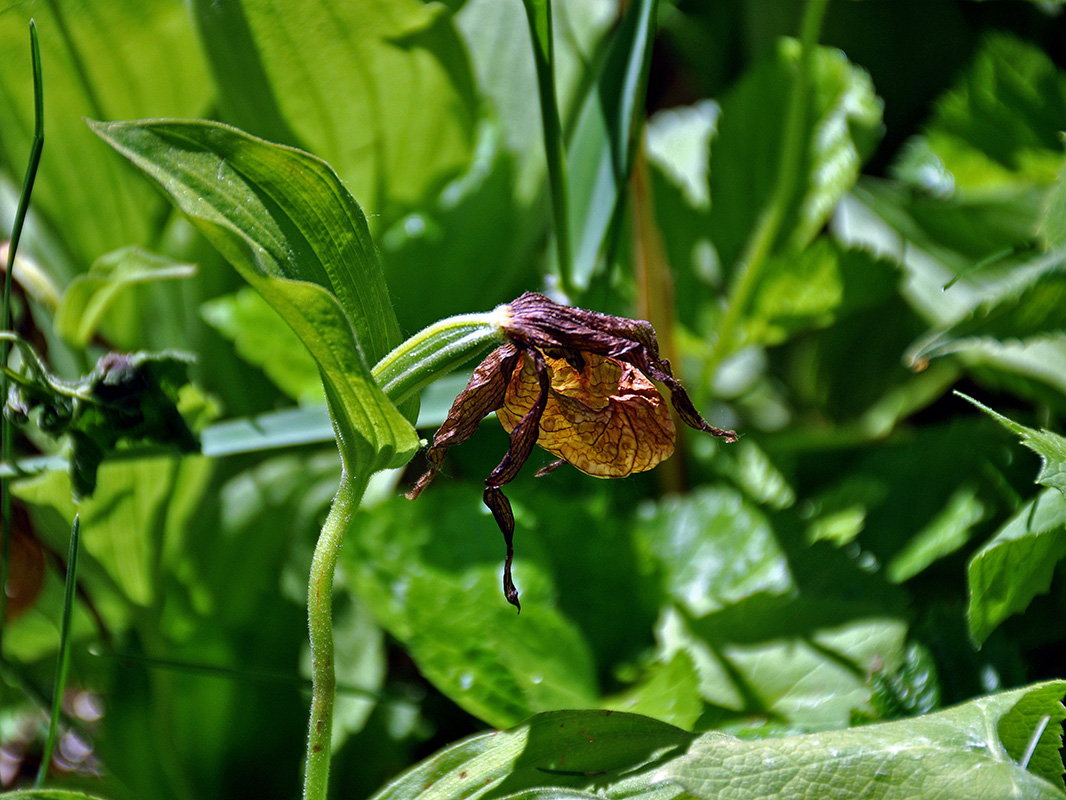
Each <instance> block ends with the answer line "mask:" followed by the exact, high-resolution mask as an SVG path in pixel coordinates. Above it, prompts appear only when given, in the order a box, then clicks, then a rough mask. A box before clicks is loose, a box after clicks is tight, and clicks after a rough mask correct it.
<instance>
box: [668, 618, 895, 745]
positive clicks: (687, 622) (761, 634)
mask: <svg viewBox="0 0 1066 800" xmlns="http://www.w3.org/2000/svg"><path fill="white" fill-rule="evenodd" d="M863 610H864V609H863V608H861V607H854V606H852V607H849V605H848V604H846V603H844V602H841V601H822V600H817V601H815V600H804V599H802V598H800V599H793V600H792V601H791V602H785V601H774V600H769V599H763V598H756V599H753V600H751V601H748V602H747V603H743V604H738V605H737V606H736V607H734V608H733V609H731V610H729V611H725V612H722V613H720V614H712V615H710V616H708V617H704V618H703V619H702V620H692V619H689V618H686V616H685V615H683V614H682V613H681V612H679V611H678V610H676V609H670V610H668V611H667V612H666V614H664V616H663V618H662V619H661V620H660V623H659V630H658V638H659V640H660V659H661V660H664V661H665V660H667V659H672V658H674V656H675V655H676V654H677V653H678V652H684V653H685V654H687V655H688V657H689V658H690V659H691V660H692V663H693V664H694V665H695V667H696V670H697V673H698V674H699V678H700V694H701V696H702V697H703V699H704V700H705V701H706V702H707V703H709V704H711V705H713V706H717V707H718V708H719V709H721V710H722V712H723V713H724V717H725V718H726V719H736V718H737V717H741V716H750V715H753V714H755V715H764V716H767V717H769V718H770V719H771V720H774V721H777V722H780V723H784V724H786V725H788V726H790V727H792V728H793V729H796V728H799V729H808V730H811V729H813V730H823V729H827V728H834V727H841V726H844V725H847V724H848V723H849V721H850V719H851V716H852V713H853V712H854V711H855V710H857V709H864V708H867V707H868V706H869V703H870V700H871V697H872V694H873V691H874V687H873V686H871V685H870V684H869V683H868V682H867V681H866V675H867V674H868V673H869V672H870V671H871V670H873V669H877V668H884V669H888V670H896V669H898V668H899V666H900V665H901V663H902V661H903V654H904V649H905V643H904V639H905V636H906V626H905V624H904V623H903V622H902V621H900V620H896V619H892V618H890V617H886V616H880V617H877V616H868V617H865V618H864V617H861V616H859V615H861V614H862V612H863Z"/></svg>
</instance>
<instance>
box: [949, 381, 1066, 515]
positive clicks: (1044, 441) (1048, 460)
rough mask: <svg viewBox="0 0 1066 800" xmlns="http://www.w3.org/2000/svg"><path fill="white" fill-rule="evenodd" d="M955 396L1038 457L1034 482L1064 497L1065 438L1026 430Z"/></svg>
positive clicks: (1065, 473) (1065, 478)
mask: <svg viewBox="0 0 1066 800" xmlns="http://www.w3.org/2000/svg"><path fill="white" fill-rule="evenodd" d="M956 394H958V395H959V397H961V398H962V399H964V400H967V401H969V402H970V403H972V404H973V405H975V406H977V407H978V408H979V409H981V410H982V411H984V412H985V413H986V414H988V416H990V417H992V419H994V420H996V422H998V423H999V424H1000V425H1002V426H1003V427H1004V428H1006V429H1007V430H1009V431H1011V432H1012V433H1015V434H1017V436H1018V438H1019V439H1021V442H1022V444H1024V445H1025V446H1026V447H1028V448H1029V449H1030V450H1032V451H1033V452H1034V453H1036V454H1037V455H1038V456H1040V460H1041V462H1042V466H1041V468H1040V474H1039V475H1037V476H1036V482H1037V483H1039V484H1040V485H1041V486H1047V487H1048V488H1049V489H1058V490H1059V491H1060V492H1062V493H1063V494H1064V495H1066V438H1063V437H1062V436H1059V434H1057V433H1052V432H1051V431H1049V430H1039V431H1037V430H1033V429H1032V428H1027V427H1026V426H1024V425H1021V424H1019V423H1017V422H1015V421H1014V420H1012V419H1008V418H1007V417H1005V416H1003V415H1002V414H999V413H997V412H995V411H993V410H992V409H991V408H989V407H988V406H986V405H983V404H981V403H979V402H977V401H976V400H974V399H973V398H972V397H967V396H966V395H964V394H962V393H961V392H956Z"/></svg>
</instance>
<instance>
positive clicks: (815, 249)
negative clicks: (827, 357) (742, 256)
mask: <svg viewBox="0 0 1066 800" xmlns="http://www.w3.org/2000/svg"><path fill="white" fill-rule="evenodd" d="M843 297H844V282H843V279H842V277H841V275H840V270H839V267H838V265H837V254H836V250H835V249H834V247H833V245H832V244H830V242H829V240H828V239H819V240H817V241H816V242H814V244H812V245H811V246H810V247H808V248H806V249H805V250H803V251H802V252H800V253H798V254H796V255H791V254H790V255H787V256H785V255H778V256H776V257H774V258H772V259H771V260H770V261H768V262H767V264H766V267H765V268H764V269H763V272H762V276H761V280H760V281H759V288H758V289H757V290H756V292H755V297H754V298H753V299H752V303H751V307H750V310H749V312H748V319H747V320H746V321H745V328H746V329H747V330H746V333H745V341H747V342H751V343H752V344H756V343H757V344H765V345H770V346H773V345H776V344H781V343H782V342H784V341H785V340H787V339H789V338H791V337H792V336H793V335H795V334H796V333H799V332H802V331H804V330H806V329H810V328H825V327H828V326H829V325H830V324H832V322H833V316H834V314H833V312H834V311H835V310H836V308H837V306H839V305H840V303H841V301H842V300H843Z"/></svg>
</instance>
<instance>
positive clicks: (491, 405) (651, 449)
mask: <svg viewBox="0 0 1066 800" xmlns="http://www.w3.org/2000/svg"><path fill="white" fill-rule="evenodd" d="M498 311H499V319H500V323H499V324H500V327H501V328H502V331H503V334H504V336H506V337H507V339H508V340H509V341H508V343H507V344H505V345H503V346H502V347H498V348H497V349H495V350H493V351H492V352H491V353H490V354H489V355H488V357H487V358H486V359H485V360H484V361H482V362H481V364H480V365H479V366H478V368H477V369H475V370H474V374H473V375H472V376H471V378H470V382H469V383H468V384H467V385H466V389H464V390H463V391H462V392H461V393H460V394H459V396H458V397H456V398H455V402H454V403H453V404H452V407H451V410H450V411H449V412H448V418H447V419H446V420H445V421H444V424H443V425H441V427H440V430H438V431H437V433H436V435H435V436H434V437H433V444H432V445H431V446H430V448H429V450H428V451H427V452H426V460H427V461H428V462H429V464H428V467H427V468H426V471H425V473H423V475H422V477H420V478H419V479H418V482H417V483H416V484H415V486H414V488H413V489H411V491H410V492H408V493H407V497H408V498H409V499H412V500H413V499H414V498H416V497H418V495H419V494H420V493H421V492H422V490H423V489H424V488H425V487H426V485H427V484H428V483H429V482H430V481H431V480H433V478H434V476H435V475H436V474H437V471H438V470H439V469H440V466H441V463H442V462H443V461H444V455H445V453H447V451H448V448H450V447H454V446H455V445H457V444H460V443H461V442H464V441H466V440H467V439H469V438H470V437H471V436H472V435H473V434H474V431H476V430H477V427H478V425H479V424H480V422H481V420H482V419H484V418H485V417H486V416H488V415H489V414H490V413H492V412H493V411H495V412H496V417H497V418H498V419H499V420H500V424H502V425H503V427H504V429H505V430H506V431H508V432H509V433H510V434H511V443H510V446H509V447H508V448H507V454H506V455H505V456H504V457H503V461H501V462H500V464H499V466H497V467H496V469H494V470H493V471H492V474H490V475H489V476H488V478H486V479H485V496H484V497H485V505H487V506H488V507H489V509H490V510H491V511H492V515H493V517H495V519H496V523H497V524H498V525H499V526H500V530H502V531H503V536H504V540H505V542H506V544H507V559H506V561H505V564H504V575H503V589H504V594H505V595H506V597H507V601H508V602H509V603H511V604H513V605H514V606H515V607H520V606H519V603H518V591H517V590H516V589H515V586H514V582H513V581H512V579H511V561H512V560H513V558H514V543H513V540H514V514H513V513H512V511H511V503H510V502H509V501H508V500H507V498H506V497H505V496H504V494H503V491H502V489H501V487H502V486H503V485H504V484H506V483H509V482H510V481H512V480H514V478H515V476H516V475H517V474H518V471H519V470H520V469H521V468H522V465H523V464H525V463H526V459H528V458H529V456H530V453H532V452H533V445H535V444H539V445H540V446H541V447H543V448H544V449H545V450H547V451H548V452H550V453H553V454H555V455H557V456H559V457H560V460H558V461H556V462H554V463H552V464H550V465H548V466H547V467H545V468H544V469H542V470H540V471H539V472H538V473H537V475H543V474H546V473H547V472H550V471H551V470H553V469H555V468H557V467H559V466H561V465H562V464H563V463H564V462H569V463H570V464H573V465H574V466H575V467H577V468H578V469H579V470H581V471H582V472H584V473H586V474H588V475H593V476H595V477H597V478H621V477H625V476H626V475H632V474H633V473H634V472H643V471H644V470H648V469H651V468H652V467H654V466H655V465H657V464H658V463H659V462H660V461H663V460H664V459H666V458H669V457H670V455H671V454H672V453H673V452H674V438H675V432H674V423H673V421H672V420H671V418H670V413H669V411H668V410H667V408H666V406H665V403H664V401H663V397H662V395H661V394H660V393H659V390H658V389H657V388H656V387H655V384H653V383H652V381H653V380H654V381H658V382H659V383H662V384H665V385H666V387H667V388H668V389H669V390H670V396H671V399H672V400H673V403H674V408H675V409H677V413H678V415H679V416H680V417H681V419H682V420H683V421H684V422H685V424H687V425H689V426H691V427H693V428H696V429H697V430H701V431H706V432H707V433H710V434H712V435H713V436H718V437H721V438H723V439H724V440H725V441H727V442H735V441H736V440H737V435H736V433H734V432H733V431H727V430H722V429H721V428H715V427H714V426H713V425H709V424H708V423H707V422H706V421H705V420H704V419H703V417H701V416H700V415H699V412H697V411H696V408H695V406H693V404H692V401H691V400H690V399H689V396H688V394H687V393H686V392H685V388H684V387H683V386H682V385H681V382H680V381H678V380H677V378H675V377H674V376H673V374H672V373H671V371H670V364H669V362H668V361H666V359H664V358H662V357H661V356H660V355H659V346H658V343H657V342H656V340H655V330H654V329H653V328H652V326H651V325H650V324H649V323H647V322H643V321H641V320H632V319H626V318H625V317H612V316H610V315H608V314H600V313H598V312H596V311H585V310H584V309H580V308H571V307H569V306H563V305H559V304H558V303H555V302H552V301H551V300H549V299H548V298H547V297H545V296H544V295H542V294H537V293H535V292H526V293H525V294H523V295H522V296H521V297H519V298H518V299H517V300H515V301H513V302H512V303H509V304H507V305H506V306H501V307H500V309H498ZM649 378H650V379H651V380H649Z"/></svg>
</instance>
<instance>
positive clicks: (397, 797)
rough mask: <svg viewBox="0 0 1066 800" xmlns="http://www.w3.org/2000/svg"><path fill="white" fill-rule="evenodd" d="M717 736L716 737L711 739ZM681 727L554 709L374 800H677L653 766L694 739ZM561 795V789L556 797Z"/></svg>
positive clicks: (453, 752)
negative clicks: (516, 799) (583, 799)
mask: <svg viewBox="0 0 1066 800" xmlns="http://www.w3.org/2000/svg"><path fill="white" fill-rule="evenodd" d="M710 735H714V734H710ZM693 738H694V737H693V735H692V734H690V733H687V732H685V731H683V730H681V729H680V728H675V727H673V726H672V725H667V724H666V723H663V722H658V721H656V720H653V719H648V718H647V717H642V716H639V715H637V714H624V713H621V712H612V711H553V712H549V713H546V714H538V715H537V716H535V717H533V718H532V719H530V720H529V721H528V722H525V723H523V724H522V725H519V726H518V727H517V728H513V729H512V730H509V731H503V732H498V731H494V732H492V733H486V734H480V735H478V736H474V737H471V738H469V739H465V740H464V741H461V742H458V743H456V744H454V745H452V746H451V747H448V748H446V749H444V750H442V751H440V752H439V753H437V754H436V755H434V756H432V757H431V758H429V759H427V760H426V761H423V762H422V763H421V764H418V765H417V766H415V767H413V768H412V769H410V770H408V771H407V772H406V773H404V774H403V775H401V776H400V777H398V778H397V779H396V780H394V781H393V782H392V783H390V784H389V785H388V786H386V787H385V788H384V789H382V790H381V791H380V792H378V793H377V794H376V795H374V797H373V800H414V798H416V797H417V798H421V799H422V800H452V798H454V799H455V800H458V799H459V798H469V800H474V799H475V798H479V797H493V798H499V797H505V796H510V795H513V794H520V793H521V794H522V795H524V794H525V793H532V792H534V791H535V790H541V791H536V792H535V794H536V796H538V797H541V796H545V795H544V793H545V792H550V791H551V790H553V789H554V790H555V791H560V792H562V793H563V796H564V797H569V796H571V793H572V792H575V791H578V792H582V796H584V794H583V793H584V792H585V791H586V790H587V791H593V790H595V792H596V795H597V796H600V797H609V798H619V799H620V798H631V797H632V798H649V800H650V798H657V800H668V799H670V798H674V797H677V796H678V794H680V792H679V791H678V790H677V788H676V787H671V786H663V785H659V786H656V785H655V784H656V783H660V781H657V780H656V779H655V778H654V775H653V773H652V772H651V771H650V770H649V769H648V768H649V767H651V766H652V765H654V764H655V763H656V762H658V761H659V760H660V759H663V758H670V757H672V756H673V755H674V754H675V753H676V752H678V751H679V750H680V749H681V748H684V747H685V746H686V745H688V744H689V743H690V742H691V741H692V740H693ZM548 796H554V792H552V794H551V795H548Z"/></svg>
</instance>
